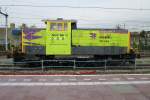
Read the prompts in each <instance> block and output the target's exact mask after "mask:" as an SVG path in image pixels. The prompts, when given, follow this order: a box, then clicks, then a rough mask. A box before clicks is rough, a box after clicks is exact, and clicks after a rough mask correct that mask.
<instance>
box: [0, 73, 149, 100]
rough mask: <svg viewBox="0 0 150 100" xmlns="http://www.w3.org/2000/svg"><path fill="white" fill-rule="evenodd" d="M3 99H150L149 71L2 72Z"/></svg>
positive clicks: (1, 94)
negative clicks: (137, 73) (97, 72)
mask: <svg viewBox="0 0 150 100" xmlns="http://www.w3.org/2000/svg"><path fill="white" fill-rule="evenodd" d="M0 100H150V74H147V75H142V74H139V75H136V74H135V75H82V76H78V75H49V76H48V75H45V76H44V75H43V76H42V75H36V76H33V75H28V76H23V75H20V76H19V75H18V76H13V75H7V76H3V75H1V76H0Z"/></svg>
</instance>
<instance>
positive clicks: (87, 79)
mask: <svg viewBox="0 0 150 100" xmlns="http://www.w3.org/2000/svg"><path fill="white" fill-rule="evenodd" d="M83 80H85V81H90V80H91V79H90V78H84V79H83Z"/></svg>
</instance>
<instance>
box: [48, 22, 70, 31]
mask: <svg viewBox="0 0 150 100" xmlns="http://www.w3.org/2000/svg"><path fill="white" fill-rule="evenodd" d="M67 30H68V24H67V23H51V24H50V31H67Z"/></svg>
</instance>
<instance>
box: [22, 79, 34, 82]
mask: <svg viewBox="0 0 150 100" xmlns="http://www.w3.org/2000/svg"><path fill="white" fill-rule="evenodd" d="M31 80H32V79H24V80H23V81H25V82H30V81H31Z"/></svg>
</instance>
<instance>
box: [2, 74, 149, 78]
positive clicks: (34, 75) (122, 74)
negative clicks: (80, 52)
mask: <svg viewBox="0 0 150 100" xmlns="http://www.w3.org/2000/svg"><path fill="white" fill-rule="evenodd" d="M135 75H136V76H142V75H145V76H149V75H150V74H107V75H106V74H102V75H0V77H1V76H6V77H7V76H18V77H21V76H37V77H38V76H52V77H53V76H135Z"/></svg>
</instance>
